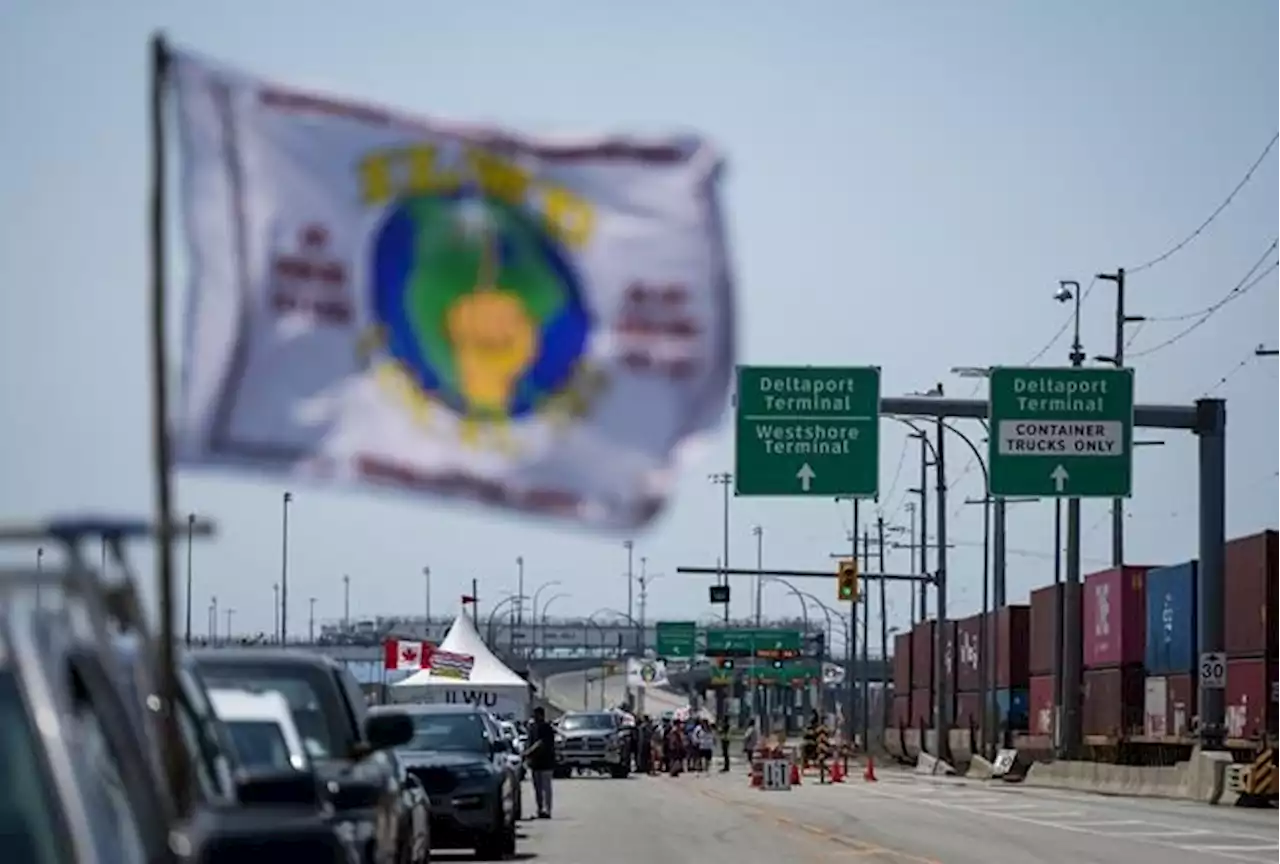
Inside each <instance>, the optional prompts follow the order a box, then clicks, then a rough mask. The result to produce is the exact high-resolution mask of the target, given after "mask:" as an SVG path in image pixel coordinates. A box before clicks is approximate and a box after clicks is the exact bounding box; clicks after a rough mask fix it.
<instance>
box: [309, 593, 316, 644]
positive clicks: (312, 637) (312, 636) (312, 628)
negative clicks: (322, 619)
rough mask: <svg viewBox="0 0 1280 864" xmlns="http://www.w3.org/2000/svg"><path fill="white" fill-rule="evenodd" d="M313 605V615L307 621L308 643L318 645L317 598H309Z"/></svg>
mask: <svg viewBox="0 0 1280 864" xmlns="http://www.w3.org/2000/svg"><path fill="white" fill-rule="evenodd" d="M307 599H308V602H309V603H310V605H311V614H310V616H309V617H308V619H307V641H308V642H309V643H311V644H312V645H314V644H316V598H314V597H309V598H307Z"/></svg>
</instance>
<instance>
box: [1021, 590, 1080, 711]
mask: <svg viewBox="0 0 1280 864" xmlns="http://www.w3.org/2000/svg"><path fill="white" fill-rule="evenodd" d="M1064 585H1065V583H1064ZM1064 585H1049V586H1047V587H1045V588H1040V589H1037V590H1035V591H1032V592H1031V612H1030V621H1031V623H1030V628H1031V632H1030V639H1029V646H1028V651H1027V671H1028V673H1029V675H1030V681H1029V682H1028V684H1027V691H1028V705H1027V714H1028V730H1027V731H1028V732H1030V734H1032V735H1052V734H1053V705H1054V693H1055V691H1056V690H1057V683H1056V682H1055V680H1054V677H1053V658H1054V650H1053V649H1054V645H1055V643H1056V640H1057V638H1058V615H1059V612H1058V600H1059V595H1060V594H1061V593H1062V591H1063V590H1064ZM1076 590H1079V589H1076ZM1076 608H1077V609H1079V608H1080V607H1079V606H1077V607H1076ZM1078 626H1079V625H1078V624H1077V627H1078Z"/></svg>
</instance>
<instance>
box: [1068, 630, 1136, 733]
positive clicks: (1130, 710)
mask: <svg viewBox="0 0 1280 864" xmlns="http://www.w3.org/2000/svg"><path fill="white" fill-rule="evenodd" d="M1143 615H1144V616H1145V615H1146V610H1145V609H1143ZM1146 681H1147V679H1146V675H1145V674H1144V673H1143V669H1142V667H1141V666H1116V667H1112V668H1110V669H1086V670H1085V672H1084V707H1083V708H1082V710H1081V717H1080V723H1081V726H1080V731H1081V732H1083V733H1084V734H1085V735H1103V736H1106V737H1108V738H1115V739H1121V738H1125V737H1128V736H1129V735H1141V734H1142V727H1143V723H1142V721H1143V716H1142V715H1143V708H1144V704H1143V703H1144V702H1145V699H1146V693H1147V687H1146Z"/></svg>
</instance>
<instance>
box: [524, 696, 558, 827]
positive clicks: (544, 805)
mask: <svg viewBox="0 0 1280 864" xmlns="http://www.w3.org/2000/svg"><path fill="white" fill-rule="evenodd" d="M529 741H530V744H529V749H527V750H525V751H524V754H525V758H526V759H528V760H529V771H530V773H531V774H532V775H533V798H534V802H535V804H536V806H537V808H538V818H539V819H550V818H551V804H552V795H551V779H552V777H553V776H554V775H555V771H556V730H555V727H554V726H552V725H551V724H550V723H548V722H547V712H546V710H545V709H544V708H542V707H541V706H538V707H537V708H534V709H533V729H532V730H531V731H530V733H529Z"/></svg>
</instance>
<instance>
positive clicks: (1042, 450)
mask: <svg viewBox="0 0 1280 864" xmlns="http://www.w3.org/2000/svg"><path fill="white" fill-rule="evenodd" d="M990 390H991V397H990V399H991V412H990V413H991V430H990V434H989V435H988V436H987V456H988V463H987V466H988V473H989V481H990V482H989V489H988V491H989V493H990V494H991V495H993V496H1000V497H1011V496H1020V495H1029V496H1036V497H1042V498H1051V497H1071V498H1127V497H1128V496H1129V495H1130V494H1132V491H1133V370H1132V369H1107V368H1091V369H1085V368H1070V367H1066V368H1034V367H1028V368H1016V367H998V368H995V369H992V370H991V379H990Z"/></svg>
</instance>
